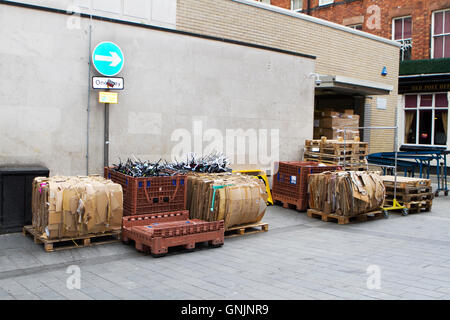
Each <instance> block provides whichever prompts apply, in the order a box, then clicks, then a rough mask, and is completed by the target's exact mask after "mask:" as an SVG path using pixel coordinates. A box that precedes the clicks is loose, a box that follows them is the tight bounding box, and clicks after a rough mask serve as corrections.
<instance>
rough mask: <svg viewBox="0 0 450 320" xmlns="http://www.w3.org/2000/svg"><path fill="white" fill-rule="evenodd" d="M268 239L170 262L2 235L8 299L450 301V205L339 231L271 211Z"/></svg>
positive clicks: (2, 291) (111, 248)
mask: <svg viewBox="0 0 450 320" xmlns="http://www.w3.org/2000/svg"><path fill="white" fill-rule="evenodd" d="M263 221H264V222H267V223H269V231H268V232H263V233H258V234H252V235H245V236H241V237H235V238H230V239H226V241H225V245H224V246H223V247H221V248H214V249H210V248H208V247H207V246H200V247H199V248H197V249H196V250H194V251H193V252H186V251H184V250H175V251H172V252H169V254H168V255H167V256H165V257H163V258H153V257H152V256H150V255H146V254H142V253H139V252H137V251H136V250H135V249H134V247H133V246H132V245H125V244H122V243H113V244H105V245H99V246H93V247H87V248H76V249H72V250H63V251H56V252H51V253H47V252H45V251H44V249H43V245H42V244H35V243H34V242H33V241H32V239H31V238H30V237H25V236H23V235H22V234H21V233H16V234H8V235H0V299H2V300H3V299H12V300H14V299H42V300H47V299H52V300H53V299H62V300H66V299H76V300H79V299H83V300H84V299H89V300H91V299H93V300H99V299H100V300H104V299H170V300H174V299H220V300H230V299H237V300H239V299H255V300H256V299H257V300H266V299H275V300H277V299H281V300H289V299H306V300H310V299H332V300H334V299H336V300H344V299H357V300H360V299H364V300H365V299H407V300H409V299H427V300H428V299H430V300H433V299H439V300H442V299H450V197H444V196H441V197H438V198H436V199H435V200H434V202H433V208H432V211H431V212H427V213H418V214H410V215H408V216H402V215H401V214H391V215H390V218H389V219H384V218H382V219H377V220H373V221H367V222H361V223H354V224H348V225H338V224H336V223H332V222H322V221H320V220H318V219H312V218H309V217H307V215H306V213H299V212H297V211H295V210H290V209H283V208H282V207H279V206H273V207H269V208H268V210H267V213H266V215H265V217H264V219H263Z"/></svg>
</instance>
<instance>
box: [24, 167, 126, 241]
mask: <svg viewBox="0 0 450 320" xmlns="http://www.w3.org/2000/svg"><path fill="white" fill-rule="evenodd" d="M32 212H33V220H32V221H33V227H34V228H35V229H36V230H37V231H38V232H40V233H42V235H43V236H44V237H46V238H48V239H59V238H66V237H79V236H84V235H89V234H96V233H104V232H109V231H116V230H120V229H121V227H122V215H123V195H122V187H121V186H120V185H119V184H116V183H113V182H112V181H110V180H105V179H103V178H102V177H99V176H89V177H87V176H78V177H63V176H55V177H51V178H41V177H38V178H35V179H34V181H33V193H32Z"/></svg>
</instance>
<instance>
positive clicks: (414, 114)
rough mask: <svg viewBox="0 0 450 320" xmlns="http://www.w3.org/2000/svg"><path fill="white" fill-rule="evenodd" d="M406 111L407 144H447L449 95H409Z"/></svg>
mask: <svg viewBox="0 0 450 320" xmlns="http://www.w3.org/2000/svg"><path fill="white" fill-rule="evenodd" d="M404 110H405V143H406V144H420V145H446V144H447V128H448V126H447V124H448V123H447V121H448V95H447V93H434V94H433V93H430V94H408V95H406V96H405V108H404Z"/></svg>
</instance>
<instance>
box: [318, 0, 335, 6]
mask: <svg viewBox="0 0 450 320" xmlns="http://www.w3.org/2000/svg"><path fill="white" fill-rule="evenodd" d="M333 2H334V0H319V6H325V5H327V4H331V3H333Z"/></svg>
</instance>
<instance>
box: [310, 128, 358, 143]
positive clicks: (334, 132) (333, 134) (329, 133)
mask: <svg viewBox="0 0 450 320" xmlns="http://www.w3.org/2000/svg"><path fill="white" fill-rule="evenodd" d="M345 135H346V138H345V139H346V140H355V138H357V137H359V130H350V129H348V130H345ZM322 137H326V138H327V139H329V140H337V139H338V138H340V137H342V138H344V130H343V129H340V128H317V127H316V128H314V139H321V138H322Z"/></svg>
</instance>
